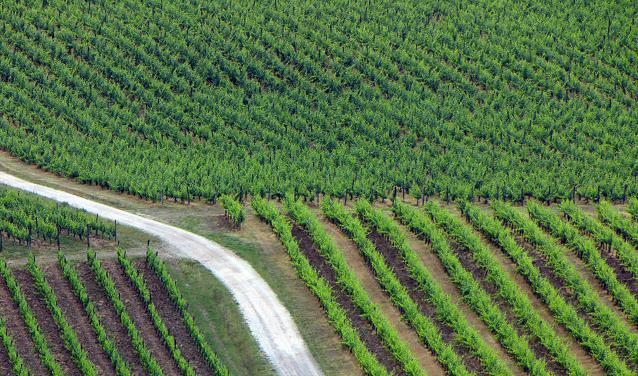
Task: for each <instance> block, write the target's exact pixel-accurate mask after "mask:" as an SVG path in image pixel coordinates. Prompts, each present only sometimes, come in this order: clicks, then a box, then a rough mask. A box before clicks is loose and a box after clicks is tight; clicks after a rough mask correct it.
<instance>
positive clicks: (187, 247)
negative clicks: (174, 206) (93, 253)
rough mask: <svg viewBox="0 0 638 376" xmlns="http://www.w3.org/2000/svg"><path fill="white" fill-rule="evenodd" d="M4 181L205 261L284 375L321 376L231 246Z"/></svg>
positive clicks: (1, 179) (284, 315)
mask: <svg viewBox="0 0 638 376" xmlns="http://www.w3.org/2000/svg"><path fill="white" fill-rule="evenodd" d="M0 183H2V184H5V185H9V186H12V187H15V188H19V189H22V190H25V191H29V192H33V193H36V194H38V195H40V196H43V197H47V198H50V199H53V200H56V201H59V202H66V203H68V204H69V205H71V206H74V207H77V208H81V209H85V210H87V211H88V212H91V213H96V214H99V215H100V216H101V217H103V218H107V219H110V220H117V221H118V222H119V223H121V224H124V225H127V226H131V227H134V228H137V229H140V230H142V231H145V232H147V233H149V234H152V235H155V236H157V237H159V238H160V239H162V241H164V242H166V243H167V244H168V245H169V247H168V248H169V249H170V250H172V251H174V252H175V254H176V255H179V256H183V257H188V258H190V259H193V260H197V261H199V262H200V263H201V264H202V265H204V266H205V267H206V268H207V269H208V270H210V271H211V273H213V274H214V275H215V277H217V278H218V279H219V280H220V281H221V282H222V283H223V284H224V285H225V286H226V287H227V288H228V290H230V292H231V293H232V295H233V297H234V298H235V300H236V301H237V303H238V305H239V308H240V310H241V313H242V315H243V316H244V319H245V321H246V323H247V324H248V327H249V328H250V331H251V332H252V334H253V336H254V337H255V338H256V339H257V342H258V344H259V346H260V348H261V349H262V351H263V352H264V353H265V354H266V356H267V357H268V359H269V360H270V362H271V363H272V365H273V367H274V369H275V370H276V371H277V373H278V374H280V375H321V374H322V373H321V370H320V369H319V366H318V365H317V363H316V361H315V359H314V358H313V357H312V354H310V351H309V350H308V347H307V346H306V344H305V342H304V340H303V339H302V337H301V335H300V333H299V330H298V329H297V326H296V325H295V323H294V321H293V320H292V317H291V316H290V313H289V312H288V311H287V310H286V308H285V307H284V306H283V305H282V303H281V302H280V301H279V299H278V298H277V295H275V293H274V292H273V291H272V289H271V288H270V287H269V286H268V284H267V283H266V281H264V280H263V279H262V278H261V277H260V276H259V274H258V273H257V272H256V271H255V270H254V269H253V268H252V266H250V264H248V263H247V262H246V261H244V260H243V259H241V258H239V257H238V256H237V255H235V254H234V253H233V252H232V251H231V250H229V249H226V248H224V247H222V246H221V245H219V244H217V243H215V242H212V241H210V240H208V239H206V238H204V237H202V236H199V235H195V234H193V233H190V232H188V231H185V230H182V229H179V228H176V227H173V226H170V225H167V224H164V223H161V222H158V221H154V220H152V219H148V218H144V217H141V216H139V215H135V214H132V213H129V212H126V211H123V210H120V209H116V208H113V207H110V206H107V205H103V204H100V203H97V202H94V201H91V200H87V199H85V198H82V197H78V196H75V195H72V194H70V193H67V192H63V191H59V190H56V189H52V188H49V187H45V186H41V185H38V184H34V183H30V182H28V181H25V180H22V179H20V178H17V177H15V176H13V175H10V174H7V173H5V172H2V171H0Z"/></svg>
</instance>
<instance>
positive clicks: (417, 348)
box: [318, 215, 445, 375]
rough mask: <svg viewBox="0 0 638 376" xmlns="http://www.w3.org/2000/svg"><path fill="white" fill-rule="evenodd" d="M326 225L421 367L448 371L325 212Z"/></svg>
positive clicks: (436, 370)
mask: <svg viewBox="0 0 638 376" xmlns="http://www.w3.org/2000/svg"><path fill="white" fill-rule="evenodd" d="M318 217H319V219H320V220H321V223H322V224H323V227H324V228H325V230H326V232H327V233H328V234H329V235H330V237H331V238H332V239H333V240H334V241H335V244H337V247H339V249H340V250H341V251H342V252H343V255H344V257H345V259H346V261H347V262H348V265H349V266H350V268H351V269H352V270H353V271H354V273H355V274H356V276H357V278H358V279H359V280H360V281H361V285H363V286H364V287H365V289H366V291H367V293H368V295H370V298H371V299H372V301H373V302H374V303H375V304H377V305H378V306H379V308H380V309H381V312H383V314H384V315H385V317H387V318H388V320H389V321H390V322H391V323H392V324H393V325H394V327H395V328H396V329H397V333H398V334H399V338H401V340H402V341H403V342H404V343H406V344H407V345H408V348H409V349H410V351H412V353H413V354H414V355H415V356H416V357H417V359H418V360H419V363H420V364H421V367H422V368H423V369H424V370H425V371H426V372H427V373H428V374H430V375H440V374H443V373H445V370H444V369H443V368H442V367H441V365H440V364H439V362H438V361H437V359H436V356H434V354H433V353H432V352H431V351H430V350H429V349H428V348H427V347H426V345H425V344H424V343H423V342H422V341H421V339H420V338H419V336H418V335H417V334H416V332H415V331H414V330H413V329H412V328H411V327H410V326H409V325H408V324H407V323H406V322H405V321H403V320H402V318H401V312H400V311H399V309H398V308H396V306H395V305H394V304H393V303H392V300H391V299H390V297H389V296H388V294H386V292H385V291H384V290H383V287H381V285H379V283H378V282H377V280H376V278H375V276H374V272H373V270H372V267H371V266H370V265H369V263H368V262H367V261H366V260H365V258H364V257H363V256H362V255H361V253H360V252H359V249H358V248H357V246H356V244H354V242H353V241H352V240H350V239H349V238H348V236H347V235H346V234H344V233H343V232H342V231H341V230H339V228H338V227H337V226H336V225H334V224H333V223H332V222H330V221H329V220H328V219H327V218H325V217H324V216H323V215H318Z"/></svg>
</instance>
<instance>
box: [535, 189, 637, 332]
mask: <svg viewBox="0 0 638 376" xmlns="http://www.w3.org/2000/svg"><path fill="white" fill-rule="evenodd" d="M527 210H528V212H529V213H530V216H531V217H532V218H533V219H534V220H536V222H537V223H538V224H540V225H541V226H542V227H544V228H546V229H548V230H549V231H550V232H551V233H552V234H553V235H554V236H555V237H556V238H558V239H561V240H562V241H563V242H565V243H566V244H568V245H569V246H570V247H571V248H572V249H574V250H575V251H576V253H577V254H578V257H579V258H581V259H583V261H585V264H586V265H587V268H588V269H589V270H590V271H591V272H592V273H593V274H594V275H595V276H596V278H598V279H599V280H600V282H601V283H602V284H603V286H605V288H606V289H607V291H609V293H610V294H611V296H612V297H613V299H614V300H615V301H616V303H617V304H618V305H619V306H620V308H621V309H622V310H623V311H624V312H625V314H627V316H628V317H629V319H630V320H631V321H632V322H633V323H634V324H638V302H637V301H636V298H635V297H634V296H633V295H632V294H631V291H629V289H628V288H627V286H626V285H624V284H623V283H622V282H620V281H619V280H618V278H617V277H616V273H615V272H614V270H613V269H612V268H611V267H610V266H609V265H608V264H607V262H606V261H605V260H604V259H603V258H602V256H601V254H600V250H599V249H598V248H597V247H596V244H595V243H594V242H593V241H592V240H591V239H589V238H587V237H585V236H583V235H581V234H580V233H579V232H578V230H576V229H575V228H574V227H573V226H571V225H570V224H568V223H566V222H563V221H562V220H561V219H560V217H559V216H558V215H557V214H556V213H554V212H553V211H552V210H551V209H549V208H543V207H542V206H541V205H539V204H538V203H536V202H534V201H530V202H528V204H527Z"/></svg>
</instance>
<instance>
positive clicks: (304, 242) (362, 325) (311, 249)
mask: <svg viewBox="0 0 638 376" xmlns="http://www.w3.org/2000/svg"><path fill="white" fill-rule="evenodd" d="M292 235H293V236H294V237H295V239H296V240H297V242H298V243H299V249H300V250H301V251H302V252H303V253H304V255H305V256H306V258H308V261H310V265H312V267H313V268H315V270H317V272H318V273H319V275H320V276H321V277H322V278H323V279H324V280H325V281H326V282H327V283H328V285H329V286H330V287H331V288H332V291H333V296H334V297H335V299H336V301H337V303H339V305H340V306H341V307H342V308H343V309H344V310H345V311H346V313H347V315H348V319H349V320H350V322H352V326H353V327H354V328H355V330H356V331H357V332H358V334H359V337H361V340H362V341H363V343H365V345H366V347H367V348H368V350H369V351H370V352H371V353H372V354H374V355H375V356H376V358H377V359H378V360H379V362H381V364H383V365H384V366H385V368H386V369H387V370H388V371H391V372H393V374H395V375H405V371H404V370H403V368H402V367H401V365H400V364H399V363H398V362H397V360H396V358H394V356H393V355H392V353H391V352H390V350H389V349H388V348H387V347H386V346H385V344H384V343H383V341H382V340H381V338H379V336H378V335H377V334H376V330H375V329H374V328H373V326H372V324H370V322H369V321H368V320H367V319H366V318H365V317H364V316H363V314H362V312H361V310H360V309H359V308H358V307H357V306H355V305H354V302H353V301H352V299H351V298H350V296H348V294H346V293H345V292H343V291H342V290H341V287H340V286H339V285H338V284H337V276H336V274H335V272H334V270H333V269H332V266H330V264H329V263H328V262H327V261H326V260H325V259H324V258H323V257H322V256H321V254H320V253H319V251H318V250H317V248H316V247H315V244H314V242H313V241H312V238H311V237H310V235H308V233H307V232H306V231H305V230H303V229H302V228H301V227H299V226H297V225H293V227H292Z"/></svg>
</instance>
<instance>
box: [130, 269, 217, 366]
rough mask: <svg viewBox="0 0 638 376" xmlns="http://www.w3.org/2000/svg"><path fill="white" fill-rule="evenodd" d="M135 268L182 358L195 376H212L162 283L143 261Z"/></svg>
mask: <svg viewBox="0 0 638 376" xmlns="http://www.w3.org/2000/svg"><path fill="white" fill-rule="evenodd" d="M135 266H136V267H137V270H138V271H140V273H142V275H143V276H144V282H145V283H146V286H147V287H148V289H149V291H150V292H151V297H152V300H153V303H154V304H155V308H157V311H158V312H159V314H160V316H161V317H162V320H163V321H164V324H165V325H166V327H167V328H168V331H169V332H170V333H171V335H172V336H173V337H174V338H175V343H176V344H177V346H178V347H179V350H180V351H181V353H182V355H184V358H186V360H188V362H189V363H190V364H191V366H192V367H193V369H194V371H195V373H196V374H197V375H214V374H215V373H214V372H213V370H211V369H210V367H209V366H208V364H207V362H206V359H205V358H204V356H203V355H202V353H201V352H200V351H199V347H198V346H197V344H196V343H195V341H194V340H193V338H192V337H191V336H190V332H189V331H188V328H187V327H186V325H185V324H184V321H183V320H182V315H181V313H180V312H179V309H178V308H177V306H175V304H173V301H172V300H171V298H170V296H169V294H168V291H167V290H166V288H165V287H164V284H163V283H162V281H161V280H160V279H159V278H158V277H157V275H156V274H155V273H154V272H153V270H152V269H151V268H149V267H148V264H147V263H146V262H144V261H143V260H141V261H138V262H136V263H135Z"/></svg>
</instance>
